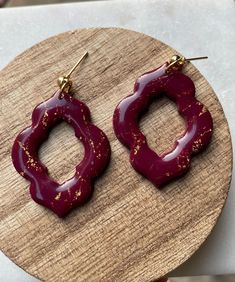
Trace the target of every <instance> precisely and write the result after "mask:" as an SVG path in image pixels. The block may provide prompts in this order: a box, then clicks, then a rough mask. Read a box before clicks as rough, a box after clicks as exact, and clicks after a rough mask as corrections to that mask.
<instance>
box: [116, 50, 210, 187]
mask: <svg viewBox="0 0 235 282" xmlns="http://www.w3.org/2000/svg"><path fill="white" fill-rule="evenodd" d="M205 58H207V57H199V58H191V59H185V58H184V57H181V56H177V55H175V56H173V57H172V59H171V61H170V62H166V63H165V64H163V65H162V66H160V67H159V68H158V69H155V70H153V71H150V72H147V73H145V74H143V75H142V76H140V77H139V78H138V79H137V81H136V82H135V85H134V93H133V94H132V95H130V96H128V97H126V98H124V99H123V100H122V101H121V102H120V103H119V105H118V106H117V108H116V109H115V112H114V115H113V126H114V131H115V134H116V136H117V138H118V139H119V140H120V142H121V143H123V144H124V145H125V146H126V147H128V148H129V149H130V162H131V164H132V166H133V167H134V169H135V170H136V171H138V172H139V173H141V174H142V175H143V176H145V177H146V178H147V179H149V180H150V181H151V182H152V183H153V184H155V185H156V187H158V188H159V187H161V186H163V185H164V184H165V183H167V182H169V181H170V180H171V179H174V178H176V177H179V176H181V175H183V174H184V173H186V172H187V170H188V169H189V166H190V158H191V156H192V155H193V154H196V153H198V152H200V151H202V150H203V149H204V148H205V147H206V146H207V145H208V144H209V142H210V140H211V137H212V130H213V121H212V117H211V114H210V112H209V111H208V110H207V108H206V107H205V106H204V105H203V104H202V103H201V102H199V101H198V100H197V99H196V97H195V86H194V83H193V81H192V80H191V79H190V78H189V77H188V76H186V75H184V74H182V73H181V72H180V71H181V69H182V67H183V65H184V64H185V62H187V61H191V60H196V59H205ZM160 93H164V94H165V95H166V96H167V97H168V98H170V99H171V100H172V101H174V102H175V103H176V105H177V107H178V112H179V114H180V115H181V116H182V117H183V118H184V119H185V121H186V124H187V128H186V130H185V133H184V134H183V135H182V136H181V137H180V138H179V139H178V140H176V142H175V144H174V146H173V148H172V149H171V150H170V151H168V152H165V153H163V154H162V155H157V154H156V153H155V152H154V151H153V150H151V149H150V147H149V146H148V144H147V140H146V137H145V136H144V134H143V133H142V132H141V131H140V129H139V125H138V121H139V119H140V117H141V114H142V113H143V112H144V111H145V110H146V108H147V107H148V106H149V104H150V102H151V98H152V97H155V96H156V95H159V94H160Z"/></svg>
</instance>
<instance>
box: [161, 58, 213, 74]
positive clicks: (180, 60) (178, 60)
mask: <svg viewBox="0 0 235 282" xmlns="http://www.w3.org/2000/svg"><path fill="white" fill-rule="evenodd" d="M204 59H208V57H207V56H204V57H194V58H187V59H186V58H185V57H183V56H179V55H174V56H172V57H171V59H170V64H169V65H168V66H167V67H166V71H168V70H169V69H170V68H171V67H173V66H176V67H178V68H180V67H182V66H183V65H184V64H185V62H189V61H196V60H204Z"/></svg>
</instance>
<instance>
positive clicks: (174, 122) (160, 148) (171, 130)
mask: <svg viewBox="0 0 235 282" xmlns="http://www.w3.org/2000/svg"><path fill="white" fill-rule="evenodd" d="M185 127H186V124H185V121H184V119H183V118H182V117H181V115H179V113H178V111H177V107H176V105H175V103H174V102H172V101H171V100H170V99H169V98H167V97H166V96H164V95H159V96H158V97H156V98H155V99H153V101H152V103H151V105H150V107H149V109H148V111H147V112H146V113H145V114H143V115H142V117H141V119H140V129H141V131H142V132H143V133H144V135H145V136H146V138H147V140H148V145H149V146H150V148H152V150H154V151H155V152H156V153H157V154H158V155H161V154H162V153H164V152H167V151H169V150H171V148H172V147H173V146H174V143H175V140H176V139H178V137H180V136H182V135H183V134H184V132H185Z"/></svg>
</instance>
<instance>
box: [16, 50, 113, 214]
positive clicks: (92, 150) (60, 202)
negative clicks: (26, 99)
mask: <svg viewBox="0 0 235 282" xmlns="http://www.w3.org/2000/svg"><path fill="white" fill-rule="evenodd" d="M87 55H88V53H87V52H86V53H85V54H84V55H83V56H82V57H81V59H80V60H79V61H78V62H77V64H76V65H75V66H74V67H73V68H72V69H71V71H70V72H69V73H68V75H66V76H64V77H60V78H59V80H58V84H59V88H60V89H59V90H58V91H57V92H56V93H55V94H54V95H53V96H52V97H51V98H50V99H48V100H47V101H45V102H43V103H41V104H39V105H38V106H37V107H36V108H35V109H34V110H33V113H32V125H31V126H30V127H28V128H26V129H24V130H23V131H22V132H21V133H20V134H19V135H18V136H17V138H16V140H15V142H14V145H13V148H12V161H13V164H14V166H15V168H16V170H17V171H18V172H19V173H20V174H21V175H22V176H23V177H24V178H26V179H27V180H29V181H30V193H31V197H32V198H33V200H34V201H35V202H37V203H38V204H40V205H43V206H45V207H47V208H49V209H51V210H52V211H53V212H54V213H56V214H57V215H58V216H59V217H63V216H65V215H67V214H68V213H69V212H70V211H71V210H72V209H73V208H75V207H78V206H80V205H82V204H84V203H85V202H87V201H88V200H89V199H90V197H91V195H92V193H93V182H94V179H95V178H97V177H98V176H99V175H100V174H101V173H102V172H103V171H104V169H105V168H106V166H107V165H108V162H109V159H110V145H109V141H108V139H107V137H106V135H105V134H104V132H103V131H101V130H100V129H99V128H98V127H96V126H95V125H93V124H92V123H91V119H90V111H89V108H88V107H87V106H86V105H85V104H84V103H83V102H81V101H79V100H77V99H75V98H73V97H72V93H71V86H72V82H71V80H70V76H71V74H72V72H73V71H74V70H75V68H76V67H77V66H78V65H79V64H80V63H81V61H82V60H83V59H84V58H85V57H87ZM61 121H66V122H67V123H68V124H70V125H71V126H72V127H73V128H74V131H75V135H76V137H77V138H78V139H79V140H81V142H82V143H83V145H84V149H85V154H84V157H83V160H82V161H81V162H80V163H79V164H78V165H77V166H76V172H75V175H74V176H73V177H72V178H71V179H69V180H67V181H65V182H64V183H62V184H58V183H57V182H56V181H55V180H53V179H51V178H50V176H49V174H48V170H47V168H46V167H45V166H44V165H43V164H42V163H41V162H40V160H39V158H38V149H39V147H40V145H41V144H42V142H44V141H45V140H46V139H47V137H48V134H49V131H50V130H51V129H52V128H53V127H54V126H55V125H56V124H58V123H59V122H61Z"/></svg>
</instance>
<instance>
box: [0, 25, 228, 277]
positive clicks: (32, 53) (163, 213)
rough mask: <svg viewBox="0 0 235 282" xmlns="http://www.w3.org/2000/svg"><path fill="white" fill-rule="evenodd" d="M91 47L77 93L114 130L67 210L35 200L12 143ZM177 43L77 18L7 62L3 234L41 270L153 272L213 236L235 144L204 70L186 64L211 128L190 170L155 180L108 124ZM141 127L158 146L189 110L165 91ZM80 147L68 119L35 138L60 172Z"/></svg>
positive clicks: (0, 92) (0, 193)
mask: <svg viewBox="0 0 235 282" xmlns="http://www.w3.org/2000/svg"><path fill="white" fill-rule="evenodd" d="M84 50H88V51H89V57H88V58H87V59H86V61H85V62H84V63H83V64H82V65H81V66H80V67H79V69H78V70H77V71H76V73H74V74H73V77H72V78H73V81H74V93H75V97H77V98H79V99H81V100H82V101H84V102H85V103H86V104H87V105H88V106H89V108H90V110H91V113H92V118H93V122H94V123H95V124H96V125H97V126H99V127H100V128H101V129H102V130H103V131H104V132H105V133H106V134H107V136H108V138H109V140H110V143H111V148H112V158H111V162H110V165H109V167H108V169H107V170H106V172H105V173H104V175H103V176H102V177H101V178H100V179H99V180H98V181H97V182H96V183H95V192H94V196H93V198H92V200H91V201H90V202H89V203H88V204H86V205H85V206H83V207H81V208H78V209H76V210H74V211H73V212H72V213H71V214H70V215H69V216H68V217H67V218H66V219H64V220H63V219H59V218H57V216H55V215H54V214H53V213H52V212H50V211H48V210H47V209H45V208H44V207H42V206H39V205H37V204H36V203H35V202H33V201H32V200H31V198H30V194H29V189H28V188H29V183H28V182H27V181H26V180H25V179H23V178H22V177H21V176H20V175H19V174H18V173H17V172H16V171H15V169H14V167H13V165H12V162H11V156H10V152H11V147H12V143H13V141H14V139H15V137H16V135H17V133H18V132H19V131H21V130H22V129H23V128H24V127H26V126H28V125H30V124H31V112H32V110H33V108H34V107H35V106H36V105H37V104H39V103H40V102H42V101H44V100H46V99H48V98H49V97H50V96H52V94H53V93H54V91H56V89H57V86H56V80H57V78H58V76H59V75H61V74H65V73H66V72H67V71H68V70H69V69H70V68H71V67H72V66H73V64H74V63H75V62H76V61H77V59H78V58H79V57H80V56H81V54H83V52H84ZM175 53H177V52H176V51H175V50H173V49H172V48H170V47H169V46H167V45H165V44H163V43H162V42H159V41H158V40H156V39H153V38H151V37H148V36H146V35H144V34H141V33H137V32H133V31H129V30H124V29H115V28H109V29H103V28H98V29H81V30H76V31H73V32H66V33H63V34H60V35H58V36H55V37H52V38H49V39H47V40H45V41H43V42H41V43H39V44H37V45H35V46H33V47H32V48H30V49H28V50H27V51H25V52H24V53H23V54H21V55H19V56H18V57H16V58H15V60H14V61H13V62H11V63H10V64H9V65H8V66H7V67H6V68H5V69H3V70H2V71H1V72H0V103H1V120H0V130H1V141H0V142H1V145H0V156H1V164H0V166H1V183H0V185H1V189H0V198H1V207H0V244H1V250H2V251H3V252H4V253H5V254H6V255H7V256H8V257H9V258H10V259H11V260H13V261H14V262H15V263H16V264H18V265H19V266H20V267H22V268H23V269H24V270H26V271H27V272H29V273H31V274H33V275H35V276H36V277H39V278H40V279H43V280H45V281H151V280H153V279H157V278H159V277H160V276H162V275H164V274H166V273H168V272H169V271H171V270H173V269H174V268H176V267H177V266H179V265H180V264H181V263H182V262H184V261H185V260H186V259H188V258H189V257H190V256H191V255H192V254H193V253H194V252H195V251H196V250H197V249H198V248H199V246H200V245H201V244H202V242H203V241H204V240H205V239H206V238H207V236H208V235H209V233H210V232H211V230H212V228H213V226H214V225H215V224H216V221H217V219H218V216H219V214H220V213H221V210H222V207H223V205H224V203H225V199H226V197H227V193H228V189H229V183H230V179H231V169H232V151H231V139H230V134H229V129H228V125H227V121H226V119H225V116H224V113H223V110H222V108H221V105H220V103H219V101H218V99H217V97H216V95H215V93H214V92H213V90H212V88H211V87H210V85H209V84H208V82H207V81H206V80H205V78H203V76H202V75H201V74H200V72H199V71H198V70H197V69H196V68H195V67H194V66H193V65H192V64H189V65H187V66H186V67H185V69H184V73H186V74H187V75H189V76H190V77H191V78H192V80H193V81H194V83H195V85H196V91H197V92H196V93H197V97H198V99H199V100H200V101H201V102H203V103H204V104H205V105H206V106H207V107H208V108H209V110H210V112H211V114H212V116H213V119H214V127H215V130H214V134H213V140H212V143H211V144H210V146H209V148H208V149H207V150H206V151H205V152H204V153H202V154H200V155H198V156H195V157H194V158H193V161H192V163H191V170H190V172H189V173H188V174H187V175H186V176H185V177H183V178H181V179H179V180H177V181H174V182H172V183H171V184H169V185H168V186H167V187H165V188H164V189H163V190H162V191H159V190H157V189H156V188H155V187H154V186H153V184H152V183H150V182H149V181H148V180H146V179H144V178H143V177H142V176H140V175H139V174H137V173H136V172H135V171H134V170H133V169H132V167H131V165H130V163H129V152H128V150H127V149H126V148H124V146H123V145H122V144H121V143H120V142H119V141H118V140H117V138H116V137H115V135H114V132H113V128H112V115H113V111H114V109H115V107H116V105H117V103H118V102H119V101H120V100H121V99H122V98H124V97H125V96H127V95H128V94H129V93H131V91H132V89H133V84H134V81H135V80H136V78H137V77H138V76H140V75H141V74H142V73H144V72H146V71H148V70H151V69H154V68H156V67H158V66H159V65H161V64H162V63H164V62H165V61H167V60H168V59H169V58H170V57H171V56H172V55H173V54H175ZM192 55H200V54H192ZM207 63H210V61H208V62H207ZM141 128H142V129H143V131H144V133H145V134H146V135H147V138H148V142H149V144H150V146H151V147H152V148H154V149H155V150H156V151H157V152H162V151H163V150H165V149H167V148H168V147H170V146H172V144H173V143H174V140H175V139H176V137H177V136H179V134H180V133H181V132H182V130H183V129H184V122H183V120H182V119H181V118H180V117H179V115H178V112H177V110H176V108H175V105H174V104H173V103H172V102H170V101H169V100H167V99H166V98H160V99H157V102H154V103H153V104H152V105H151V107H150V109H149V111H148V113H147V114H146V115H145V116H144V117H143V119H142V120H141ZM82 156H83V149H82V146H81V145H80V143H79V142H78V141H77V139H76V138H75V136H74V134H73V130H72V129H71V128H70V127H69V126H68V125H66V124H64V123H62V124H61V125H59V126H57V127H56V128H55V129H53V130H52V134H51V135H50V138H49V140H48V141H47V142H46V143H44V144H43V146H42V148H41V149H40V157H41V159H42V160H43V162H44V163H45V164H46V165H47V166H48V168H49V171H50V173H51V175H52V177H55V178H56V179H57V180H59V181H63V180H65V179H67V178H69V177H71V176H72V175H73V173H74V167H75V165H76V164H77V163H78V162H79V161H80V160H81V159H82Z"/></svg>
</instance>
